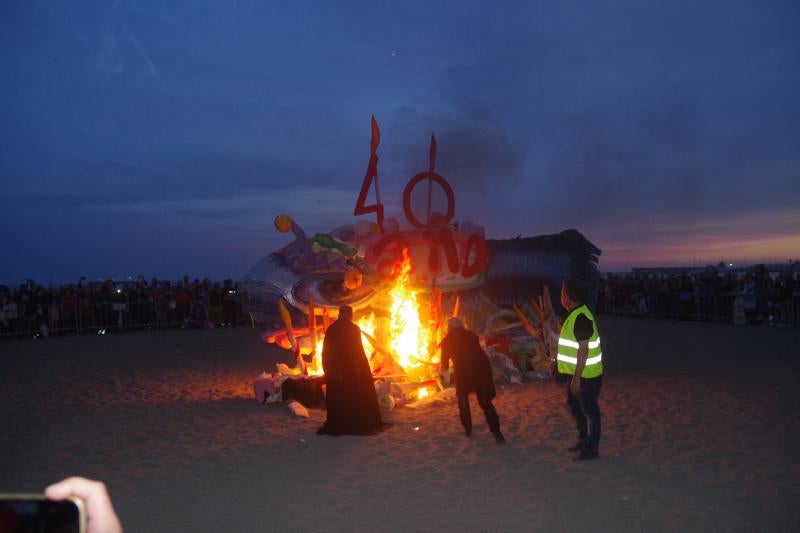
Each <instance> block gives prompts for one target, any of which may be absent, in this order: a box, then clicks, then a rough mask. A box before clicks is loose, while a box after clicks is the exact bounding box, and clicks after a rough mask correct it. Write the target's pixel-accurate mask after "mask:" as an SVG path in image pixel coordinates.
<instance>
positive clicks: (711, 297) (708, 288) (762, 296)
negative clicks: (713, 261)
mask: <svg viewBox="0 0 800 533" xmlns="http://www.w3.org/2000/svg"><path fill="white" fill-rule="evenodd" d="M597 307H598V311H599V312H600V313H606V314H617V315H628V316H649V317H659V318H678V319H692V320H713V321H722V322H733V323H749V324H768V325H775V326H795V327H796V326H800V273H792V272H791V271H783V272H779V273H775V272H773V273H770V272H769V271H768V270H767V268H766V267H764V266H763V265H758V266H756V267H754V268H752V269H751V270H749V271H747V272H734V271H723V272H722V273H720V272H718V271H717V270H715V269H707V270H700V271H695V272H680V273H669V274H655V273H637V272H634V273H633V274H629V275H624V276H621V275H614V274H608V275H607V276H604V277H601V284H600V290H599V293H598V302H597Z"/></svg>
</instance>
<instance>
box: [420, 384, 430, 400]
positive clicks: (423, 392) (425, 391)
mask: <svg viewBox="0 0 800 533" xmlns="http://www.w3.org/2000/svg"><path fill="white" fill-rule="evenodd" d="M427 397H428V388H427V387H420V388H419V389H418V390H417V400H421V399H423V398H427Z"/></svg>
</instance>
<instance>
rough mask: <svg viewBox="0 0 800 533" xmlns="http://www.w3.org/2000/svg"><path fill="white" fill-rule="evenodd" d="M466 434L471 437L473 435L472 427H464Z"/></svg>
mask: <svg viewBox="0 0 800 533" xmlns="http://www.w3.org/2000/svg"><path fill="white" fill-rule="evenodd" d="M464 435H466V436H467V437H471V436H472V428H464Z"/></svg>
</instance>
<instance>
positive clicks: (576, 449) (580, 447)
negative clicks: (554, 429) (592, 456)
mask: <svg viewBox="0 0 800 533" xmlns="http://www.w3.org/2000/svg"><path fill="white" fill-rule="evenodd" d="M582 450H583V441H581V440H579V441H578V442H576V443H575V446H570V447H569V448H567V451H570V452H580V451H582Z"/></svg>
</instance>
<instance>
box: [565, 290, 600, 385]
mask: <svg viewBox="0 0 800 533" xmlns="http://www.w3.org/2000/svg"><path fill="white" fill-rule="evenodd" d="M579 315H584V316H585V317H586V318H588V319H589V320H591V321H592V322H593V323H594V332H593V333H592V336H591V338H590V339H589V354H588V355H587V356H586V366H584V367H583V373H581V377H582V378H596V377H597V376H599V375H601V374H602V373H603V352H602V351H601V350H600V334H599V333H598V330H597V321H595V319H594V315H592V312H591V311H589V308H588V307H586V306H585V305H580V306H578V307H576V308H575V309H573V310H572V312H571V313H570V314H569V315H567V319H566V320H564V326H563V327H562V328H561V335H560V336H559V337H558V357H556V360H557V361H558V371H559V372H560V373H562V374H570V375H574V374H575V368H576V367H577V365H578V340H577V339H576V338H575V319H576V318H578V316H579Z"/></svg>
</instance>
